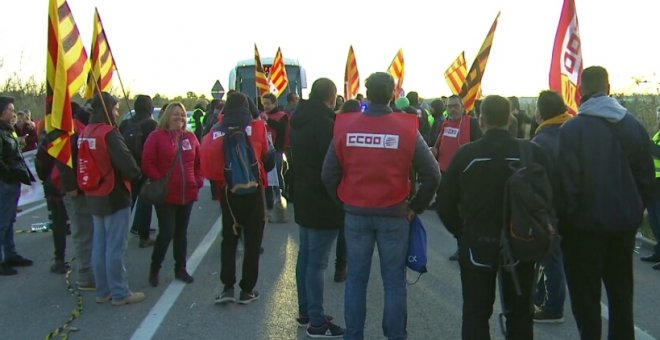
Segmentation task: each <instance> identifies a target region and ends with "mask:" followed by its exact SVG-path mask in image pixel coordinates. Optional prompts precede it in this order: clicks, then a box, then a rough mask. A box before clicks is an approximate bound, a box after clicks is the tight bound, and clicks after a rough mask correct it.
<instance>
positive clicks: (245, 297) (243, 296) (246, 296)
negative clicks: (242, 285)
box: [238, 289, 259, 305]
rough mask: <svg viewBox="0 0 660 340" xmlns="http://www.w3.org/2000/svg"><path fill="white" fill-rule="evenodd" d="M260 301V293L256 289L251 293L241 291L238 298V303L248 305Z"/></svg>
mask: <svg viewBox="0 0 660 340" xmlns="http://www.w3.org/2000/svg"><path fill="white" fill-rule="evenodd" d="M258 299H259V292H258V291H257V290H256V289H253V290H252V291H251V292H244V291H242V290H241V293H240V294H239V296H238V303H240V304H242V305H247V304H248V303H250V302H252V301H254V300H258Z"/></svg>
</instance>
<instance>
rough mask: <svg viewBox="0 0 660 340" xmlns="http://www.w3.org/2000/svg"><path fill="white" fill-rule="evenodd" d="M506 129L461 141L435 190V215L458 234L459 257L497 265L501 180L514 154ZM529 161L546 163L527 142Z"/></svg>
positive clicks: (515, 157) (513, 143)
mask: <svg viewBox="0 0 660 340" xmlns="http://www.w3.org/2000/svg"><path fill="white" fill-rule="evenodd" d="M520 142H523V143H529V142H525V141H518V140H516V139H515V138H514V137H511V136H510V135H509V132H508V131H507V130H501V129H491V130H488V131H486V133H485V134H484V136H483V137H481V138H480V139H479V140H477V141H475V142H472V143H469V144H466V145H464V146H463V147H461V148H460V149H459V150H458V152H457V153H456V156H454V160H453V161H452V163H451V165H450V166H449V169H447V172H446V173H445V174H444V175H443V176H442V180H441V181H440V189H439V190H438V202H440V204H439V207H438V215H439V216H440V219H441V220H442V222H443V223H444V225H445V227H446V228H447V229H448V230H449V231H450V232H451V233H452V234H454V236H456V237H457V238H458V244H459V252H461V258H462V259H468V261H471V262H472V263H473V264H475V263H478V264H484V265H488V266H491V267H492V268H493V269H494V268H496V267H497V264H498V261H499V254H500V251H499V249H500V232H501V230H502V227H503V225H502V223H503V216H502V210H503V196H504V184H505V182H506V180H507V179H508V178H509V176H511V174H512V170H511V168H509V163H510V162H511V161H515V160H518V159H519V157H520V150H519V143H520ZM532 153H533V159H534V162H536V163H539V164H541V165H543V166H544V167H545V168H547V167H548V161H547V158H546V156H545V153H544V152H543V150H542V149H541V148H540V147H539V146H538V145H535V144H532Z"/></svg>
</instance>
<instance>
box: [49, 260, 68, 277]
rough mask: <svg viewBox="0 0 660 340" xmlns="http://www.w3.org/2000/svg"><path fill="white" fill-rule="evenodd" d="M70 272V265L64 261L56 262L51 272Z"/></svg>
mask: <svg viewBox="0 0 660 340" xmlns="http://www.w3.org/2000/svg"><path fill="white" fill-rule="evenodd" d="M68 270H69V264H68V263H66V262H64V260H55V262H53V265H52V266H50V272H51V273H55V274H66V272H67V271H68Z"/></svg>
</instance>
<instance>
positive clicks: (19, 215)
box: [16, 202, 46, 218]
mask: <svg viewBox="0 0 660 340" xmlns="http://www.w3.org/2000/svg"><path fill="white" fill-rule="evenodd" d="M45 206H46V202H44V203H41V204H37V205H35V206H34V207H32V208H30V209H25V210H23V211H21V212H19V213H18V214H16V218H19V217H21V216H23V215H25V214H29V213H31V212H33V211H35V210H39V209H41V208H43V207H45Z"/></svg>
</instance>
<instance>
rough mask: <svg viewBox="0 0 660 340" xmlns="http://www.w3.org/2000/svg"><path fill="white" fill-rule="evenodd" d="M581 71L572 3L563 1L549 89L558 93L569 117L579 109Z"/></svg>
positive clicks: (551, 63) (577, 31)
mask: <svg viewBox="0 0 660 340" xmlns="http://www.w3.org/2000/svg"><path fill="white" fill-rule="evenodd" d="M582 69H583V63H582V49H581V48H580V30H579V28H578V18H577V12H576V11H575V2H574V1H573V0H564V5H563V6H562V8H561V16H560V18H559V25H557V34H556V35H555V46H554V48H553V50H552V61H551V62H550V88H551V89H553V90H555V91H557V92H558V93H561V96H562V97H563V98H564V102H566V106H568V111H569V112H570V113H571V114H576V113H577V112H578V108H579V107H580V99H581V97H582V96H581V93H580V83H581V82H582Z"/></svg>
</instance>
